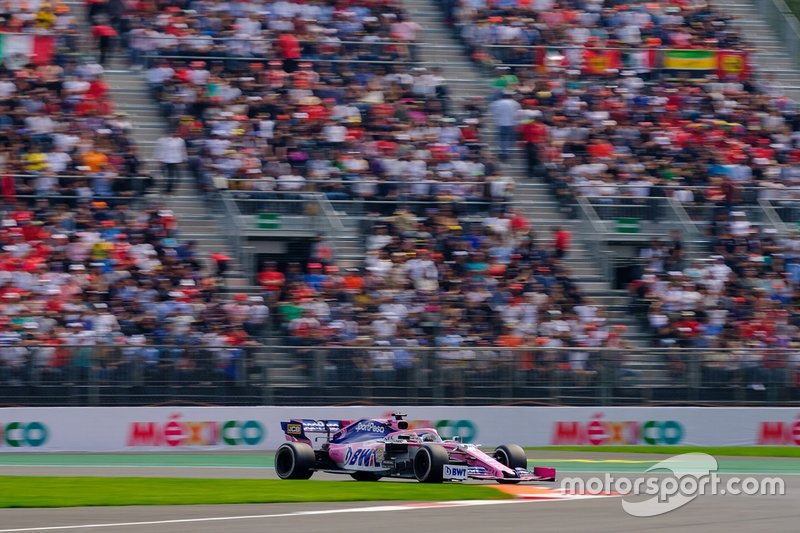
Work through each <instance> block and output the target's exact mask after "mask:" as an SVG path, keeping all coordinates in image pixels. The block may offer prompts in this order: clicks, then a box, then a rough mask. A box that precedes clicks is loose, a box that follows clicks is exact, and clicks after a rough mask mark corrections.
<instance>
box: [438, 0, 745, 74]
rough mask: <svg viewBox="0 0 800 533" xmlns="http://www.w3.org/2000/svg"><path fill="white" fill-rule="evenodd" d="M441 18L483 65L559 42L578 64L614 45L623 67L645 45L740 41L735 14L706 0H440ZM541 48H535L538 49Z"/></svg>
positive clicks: (737, 44) (521, 60)
mask: <svg viewBox="0 0 800 533" xmlns="http://www.w3.org/2000/svg"><path fill="white" fill-rule="evenodd" d="M443 5H444V8H445V12H446V16H447V18H448V19H449V20H450V22H451V23H452V24H454V25H455V27H456V28H457V30H458V32H459V36H460V37H461V38H462V39H463V40H464V42H465V44H466V45H467V47H468V48H469V50H470V52H471V53H472V55H473V57H475V58H476V59H479V60H481V61H486V62H489V63H496V62H499V63H505V64H524V65H531V64H537V65H538V64H541V62H542V60H543V58H544V55H545V54H544V47H550V48H551V49H553V47H557V48H558V49H559V50H560V51H561V53H562V54H564V55H565V56H566V57H567V59H568V60H569V61H570V62H571V64H572V65H574V66H578V67H580V63H581V62H582V61H583V60H584V54H583V52H584V49H585V48H596V49H603V48H606V47H609V48H619V49H622V50H623V59H624V64H625V65H626V66H630V67H632V68H635V67H636V66H637V65H640V64H641V63H642V60H641V51H642V50H646V49H650V48H659V47H664V48H678V49H698V48H722V49H741V48H743V47H745V46H746V43H745V42H743V41H742V39H741V36H740V34H739V32H738V31H737V30H736V29H735V28H734V27H733V26H732V25H731V21H732V20H733V18H734V17H733V16H731V15H730V14H727V13H725V12H724V9H715V8H714V7H713V6H712V5H711V4H710V3H709V2H707V1H706V0H697V1H689V2H684V1H657V2H630V1H624V0H623V1H616V2H603V1H600V0H585V1H584V0H579V1H577V2H562V1H556V0H534V1H532V2H528V1H523V2H517V1H511V2H508V1H500V2H488V1H486V0H461V1H455V0H445V1H443ZM537 47H539V48H537Z"/></svg>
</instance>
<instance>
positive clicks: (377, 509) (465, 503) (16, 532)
mask: <svg viewBox="0 0 800 533" xmlns="http://www.w3.org/2000/svg"><path fill="white" fill-rule="evenodd" d="M566 501H571V500H568V499H558V500H549V499H548V500H525V499H518V500H460V501H449V502H429V503H426V502H421V503H412V504H404V505H376V506H372V507H354V508H351V509H323V510H319V511H295V512H293V513H278V514H261V515H241V516H215V517H208V518H178V519H173V520H150V521H146V522H114V523H103V524H80V525H71V526H42V527H26V528H15V529H0V533H23V532H29V531H64V530H70V529H83V528H86V529H88V528H104V527H136V526H157V525H166V524H191V523H198V522H222V521H231V520H260V519H264V518H286V517H291V516H317V515H327V514H345V513H385V512H391V511H416V510H420V509H442V508H446V507H476V506H481V505H509V504H514V503H550V502H566Z"/></svg>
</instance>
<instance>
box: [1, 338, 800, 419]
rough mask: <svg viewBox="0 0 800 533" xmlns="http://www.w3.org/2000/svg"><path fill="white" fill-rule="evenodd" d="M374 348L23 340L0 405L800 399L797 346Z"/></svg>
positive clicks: (7, 371) (5, 377)
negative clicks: (58, 343)
mask: <svg viewBox="0 0 800 533" xmlns="http://www.w3.org/2000/svg"><path fill="white" fill-rule="evenodd" d="M377 344H384V345H373V344H372V343H371V341H365V342H361V341H356V342H355V343H353V344H351V345H349V346H315V345H313V343H309V342H303V343H299V344H297V345H294V346H272V347H264V346H249V347H243V348H228V347H205V346H176V345H169V346H151V345H146V344H145V345H139V346H130V345H129V346H91V347H90V346H59V347H54V346H26V347H25V348H24V350H25V351H26V356H25V361H27V362H26V363H23V364H17V365H15V366H12V365H9V364H7V363H6V364H4V365H3V366H0V385H2V386H0V405H65V404H66V405H154V404H164V403H170V402H178V401H180V402H193V403H197V404H205V405H207V404H264V403H267V402H274V403H276V404H286V405H302V404H309V405H311V404H313V405H320V404H343V403H352V402H359V403H382V402H409V404H417V405H425V404H433V405H440V404H442V403H448V404H470V405H474V404H489V405H497V404H524V403H528V404H531V403H540V404H550V405H612V404H649V405H653V404H668V403H672V404H685V405H701V404H745V403H750V404H767V405H798V404H800V386H799V384H800V381H798V377H799V376H800V366H799V365H798V364H797V355H798V351H797V350H785V349H778V348H773V349H769V350H760V349H757V348H747V349H742V350H715V349H679V348H651V349H637V350H634V349H619V348H614V349H612V348H590V347H585V346H580V347H572V348H550V347H546V346H543V345H542V344H541V343H540V342H539V340H538V339H536V340H534V339H530V340H529V344H530V345H529V346H525V347H520V348H501V347H488V346H463V347H457V348H454V347H427V348H419V347H413V348H412V347H407V346H390V345H389V343H388V342H386V343H377ZM3 349H4V350H8V349H12V348H9V347H4V348H3ZM13 349H16V348H13ZM56 352H57V353H58V357H55V358H53V355H54V354H55V353H56ZM51 360H53V361H57V364H50V363H48V362H47V361H51ZM43 361H45V362H44V363H43Z"/></svg>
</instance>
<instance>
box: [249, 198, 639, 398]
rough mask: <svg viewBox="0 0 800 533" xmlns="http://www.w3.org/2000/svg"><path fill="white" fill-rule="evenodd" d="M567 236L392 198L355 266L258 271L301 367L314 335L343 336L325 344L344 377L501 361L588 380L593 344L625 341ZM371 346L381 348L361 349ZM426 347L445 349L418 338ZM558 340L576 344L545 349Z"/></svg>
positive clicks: (509, 218)
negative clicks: (582, 284) (578, 276)
mask: <svg viewBox="0 0 800 533" xmlns="http://www.w3.org/2000/svg"><path fill="white" fill-rule="evenodd" d="M569 241H570V233H569V232H568V231H567V230H566V229H563V228H552V234H546V235H540V234H538V233H537V232H536V231H535V230H534V229H532V228H531V226H530V223H529V221H528V219H527V218H525V217H524V216H522V215H520V214H519V213H516V212H513V211H506V210H503V209H496V210H493V211H492V213H490V214H489V216H486V217H484V218H482V219H479V220H476V221H472V222H465V221H464V218H463V217H462V218H459V217H458V216H457V215H456V214H455V213H454V212H453V211H452V210H450V209H449V208H447V207H440V208H435V209H429V210H428V212H427V214H426V216H424V217H417V216H415V215H413V214H412V213H411V212H410V211H409V210H408V209H406V208H404V207H399V208H398V209H397V211H396V212H395V213H393V214H392V215H391V216H388V217H376V218H375V219H374V220H373V221H372V229H371V231H370V232H369V236H368V237H367V240H366V247H367V252H366V253H367V256H366V259H365V261H364V264H363V266H362V267H360V268H353V269H347V270H346V271H344V272H342V271H340V270H339V269H338V268H337V266H336V265H334V264H328V265H326V264H324V263H322V262H320V263H310V264H308V265H307V266H306V268H303V267H302V266H301V265H299V264H298V265H294V266H290V268H289V270H288V272H287V273H286V274H285V275H284V274H281V273H279V272H277V271H276V269H275V265H267V266H266V268H265V269H264V271H263V272H262V273H261V274H260V276H259V279H260V281H261V283H262V286H263V288H264V291H265V293H266V294H267V295H268V296H267V300H269V301H274V302H276V312H275V314H274V315H275V318H276V321H277V322H278V324H279V325H280V327H281V328H283V331H285V333H286V335H287V336H288V339H289V341H290V342H291V343H292V344H294V345H295V346H297V351H296V353H297V357H298V366H299V367H300V368H305V369H309V368H310V365H311V364H312V360H313V357H314V354H315V350H314V347H317V346H342V347H350V348H352V349H349V350H334V351H331V352H329V355H328V357H331V358H333V359H332V360H329V361H328V365H329V366H328V368H329V371H330V372H331V375H332V376H335V377H336V378H337V379H342V380H348V379H356V377H357V376H361V375H363V374H364V373H370V374H371V375H372V376H373V377H374V378H375V379H377V380H378V381H381V382H390V383H395V382H396V380H401V381H402V380H403V379H407V378H408V377H409V375H410V374H411V369H412V368H413V369H416V370H417V371H418V370H420V369H423V370H425V369H429V370H433V369H435V370H436V371H447V370H459V371H465V372H469V373H471V374H472V375H473V376H474V377H475V376H477V377H475V379H478V378H479V377H480V376H484V377H486V379H487V381H488V380H490V379H491V376H494V375H495V373H496V372H497V370H498V368H499V366H501V364H508V365H510V366H511V367H513V369H514V372H515V373H517V375H519V376H522V379H523V381H526V380H527V382H529V383H546V382H549V381H550V380H553V379H563V380H572V382H580V383H589V382H592V380H594V379H595V378H596V377H597V374H598V371H599V366H600V359H599V355H598V354H597V353H593V354H592V353H590V352H591V348H593V347H601V346H616V347H623V346H624V342H623V341H622V339H621V337H620V335H621V333H622V330H621V328H620V327H619V326H614V325H612V324H610V323H609V321H608V320H607V318H606V317H605V315H604V311H603V308H602V307H601V306H598V305H596V304H595V303H594V302H593V301H592V300H591V299H590V298H588V297H587V296H585V295H584V294H582V292H581V290H580V289H579V288H578V286H577V285H576V282H575V280H574V279H573V278H572V277H571V275H570V272H569V270H568V268H567V267H566V266H565V264H564V263H563V262H562V260H561V258H563V257H565V256H566V255H568V250H569V248H570V244H569ZM368 346H369V347H371V346H378V347H381V346H385V347H386V348H385V349H380V348H378V349H372V350H367V351H364V350H361V351H360V350H359V347H362V348H363V347H368ZM426 347H428V348H442V349H441V350H435V349H434V350H433V351H432V352H424V351H420V350H415V349H414V348H426ZM497 347H505V348H525V347H530V348H532V349H531V351H524V350H522V351H517V352H513V353H512V352H509V351H506V352H503V351H498V350H492V348H497ZM562 347H565V348H570V347H572V348H575V349H574V350H563V351H559V350H547V348H562ZM533 348H536V350H533Z"/></svg>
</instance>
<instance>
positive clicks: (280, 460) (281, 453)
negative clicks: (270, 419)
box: [275, 442, 316, 479]
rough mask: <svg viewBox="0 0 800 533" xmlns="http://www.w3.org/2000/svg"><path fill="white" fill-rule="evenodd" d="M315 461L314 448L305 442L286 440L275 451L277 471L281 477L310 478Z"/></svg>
mask: <svg viewBox="0 0 800 533" xmlns="http://www.w3.org/2000/svg"><path fill="white" fill-rule="evenodd" d="M314 463H316V457H315V456H314V450H313V449H312V448H311V446H309V445H308V444H305V443H303V442H286V443H284V444H281V446H280V448H278V451H277V452H275V473H276V474H278V477H279V478H281V479H308V478H310V477H311V475H312V474H313V473H314Z"/></svg>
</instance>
